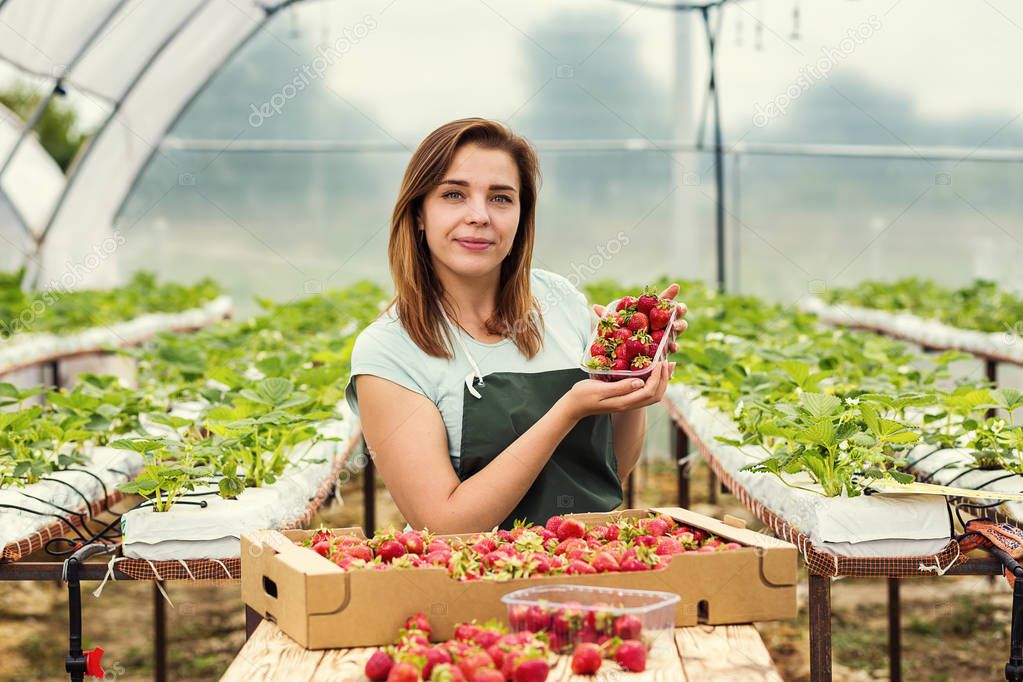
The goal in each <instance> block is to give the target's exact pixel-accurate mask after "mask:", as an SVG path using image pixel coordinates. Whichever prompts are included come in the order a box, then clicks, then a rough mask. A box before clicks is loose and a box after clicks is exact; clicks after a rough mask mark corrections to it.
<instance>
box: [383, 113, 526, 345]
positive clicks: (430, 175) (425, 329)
mask: <svg viewBox="0 0 1023 682" xmlns="http://www.w3.org/2000/svg"><path fill="white" fill-rule="evenodd" d="M466 144H477V145H479V146H481V147H483V148H485V149H497V150H501V151H504V152H507V153H508V154H509V155H510V156H511V157H512V159H513V160H514V161H515V164H516V165H517V166H518V169H519V185H520V187H519V202H520V203H519V206H520V213H519V225H518V229H517V231H516V233H515V241H514V242H513V243H512V248H511V251H510V252H509V253H508V255H507V256H506V257H505V259H504V260H503V261H502V262H501V283H500V289H499V291H498V295H497V308H496V309H495V311H494V314H493V315H492V316H491V317H490V319H488V320H487V321H486V327H487V331H488V332H489V333H491V334H500V335H501V336H504V337H506V338H511V339H512V340H513V341H514V343H515V346H516V347H517V348H518V349H519V351H520V352H521V353H522V354H523V355H525V356H526V357H527V358H532V357H533V356H535V355H536V354H537V353H538V352H539V351H540V348H541V346H542V345H543V332H542V326H543V317H542V315H541V314H540V307H539V305H538V304H537V302H536V299H535V298H533V295H532V293H531V292H530V287H529V274H530V273H529V271H530V264H531V263H532V260H533V236H534V233H535V221H536V195H537V188H538V186H539V180H540V168H539V163H538V162H537V158H536V152H535V151H534V150H533V148H532V146H531V145H530V144H529V142H528V141H526V140H525V138H523V137H521V136H519V135H516V134H515V133H513V132H511V131H510V130H509V129H508V128H506V127H505V126H504V125H502V124H500V123H497V122H496V121H489V120H487V119H483V118H463V119H459V120H457V121H452V122H451V123H447V124H445V125H442V126H441V127H439V128H437V129H436V130H434V131H433V132H432V133H430V134H429V135H427V136H426V139H425V140H423V141H422V143H420V145H419V148H418V149H416V151H415V153H413V154H412V158H411V159H410V160H409V164H408V167H407V168H406V169H405V177H404V179H402V182H401V190H400V191H399V193H398V201H397V203H395V205H394V213H393V214H392V216H391V236H390V240H389V241H388V244H387V257H388V260H389V261H390V266H391V278H392V279H393V280H394V290H395V296H394V299H393V300H392V301H391V303H390V305H389V306H388V308H390V307H391V306H394V307H395V308H396V310H397V313H398V319H399V320H400V321H401V323H402V325H403V326H404V327H405V330H406V331H407V332H408V334H409V336H410V337H411V338H412V340H413V341H415V343H416V345H417V346H419V347H420V348H422V349H423V352H425V353H426V354H427V355H430V356H433V357H444V358H451V357H453V356H454V348H453V346H452V338H451V335H450V333H449V330H448V329H447V327H446V325H445V324H444V320H443V317H442V315H441V308H440V306H441V305H443V306H444V311H445V312H446V313H447V314H448V316H451V315H452V306H451V301H450V300H449V299H448V298H447V296H446V294H445V292H444V291H443V289H442V287H441V283H440V281H439V280H438V279H437V275H436V273H435V272H434V269H433V261H432V260H431V258H430V252H429V249H428V248H427V246H426V242H425V240H420V239H419V236H418V231H417V227H416V224H417V220H416V216H417V215H419V214H420V213H421V210H422V205H423V197H425V196H426V195H427V194H428V193H429V192H430V191H431V190H432V189H434V188H435V187H436V186H437V185H438V183H439V182H440V181H441V179H442V178H443V177H444V176H443V173H444V172H445V171H447V170H448V168H449V166H450V165H451V160H452V159H453V158H454V156H455V152H457V151H458V150H459V148H461V147H462V146H463V145H466ZM533 313H535V316H534V315H533ZM445 340H446V343H445Z"/></svg>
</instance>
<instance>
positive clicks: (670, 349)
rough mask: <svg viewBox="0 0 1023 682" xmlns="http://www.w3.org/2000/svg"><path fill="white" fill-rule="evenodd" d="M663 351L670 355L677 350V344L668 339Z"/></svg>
mask: <svg viewBox="0 0 1023 682" xmlns="http://www.w3.org/2000/svg"><path fill="white" fill-rule="evenodd" d="M665 352H666V353H667V354H668V355H671V354H672V353H677V352H678V344H677V343H675V342H674V341H669V342H668V347H667V350H666V351H665Z"/></svg>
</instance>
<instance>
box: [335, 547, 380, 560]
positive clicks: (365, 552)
mask: <svg viewBox="0 0 1023 682" xmlns="http://www.w3.org/2000/svg"><path fill="white" fill-rule="evenodd" d="M341 551H342V552H343V553H344V555H345V556H350V557H352V558H353V559H362V560H363V561H373V550H372V549H370V548H369V545H361V544H360V545H348V546H347V547H344V548H342V550H341Z"/></svg>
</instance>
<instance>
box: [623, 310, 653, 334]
mask: <svg viewBox="0 0 1023 682" xmlns="http://www.w3.org/2000/svg"><path fill="white" fill-rule="evenodd" d="M625 326H626V328H628V329H629V331H631V332H632V333H633V334H635V333H636V332H645V331H646V330H647V328H648V327H649V326H650V322H649V320H647V316H646V315H644V314H643V313H640V312H636V313H633V314H632V315H631V316H629V320H628V321H627V322H626V323H625Z"/></svg>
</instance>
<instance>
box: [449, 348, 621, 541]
mask: <svg viewBox="0 0 1023 682" xmlns="http://www.w3.org/2000/svg"><path fill="white" fill-rule="evenodd" d="M454 333H455V336H456V337H457V338H458V341H459V343H460V344H461V346H462V349H463V350H464V351H465V353H466V354H467V355H469V358H470V362H472V364H473V367H474V368H476V370H477V372H476V376H473V377H472V378H471V379H469V378H467V380H466V388H465V389H463V397H462V444H461V459H460V461H459V468H458V477H459V479H460V480H463V481H464V480H465V479H467V478H469V477H470V476H472V475H473V474H475V473H476V472H478V471H480V470H481V469H483V468H484V467H485V466H487V465H488V464H490V462H491V461H493V459H494V458H495V457H497V456H498V455H500V454H501V453H502V452H503V451H504V449H505V448H506V447H508V446H509V445H511V444H512V443H513V442H514V441H515V440H517V439H518V438H519V437H520V436H521V435H522V434H523V433H525V432H526V431H527V430H528V429H529V428H530V427H532V426H533V424H535V423H536V422H537V421H539V419H540V418H541V417H542V416H543V415H545V414H546V413H547V412H548V411H549V410H550V409H551V407H553V405H554V403H555V402H557V401H558V399H559V398H561V396H563V395H564V394H565V393H566V392H567V391H568V390H569V389H570V388H572V385H573V384H575V383H576V382H578V381H581V380H583V379H586V378H588V375H587V374H586V372H584V371H583V370H582V369H579V368H576V367H569V368H567V369H556V370H550V371H546V372H537V373H533V374H529V373H522V372H494V373H493V374H488V375H486V376H485V377H481V376H479V370H478V367H477V366H476V363H475V360H473V359H472V356H471V354H469V350H468V348H466V346H465V343H464V342H463V341H462V339H461V337H460V336H459V335H458V332H457V331H455V332H454ZM551 335H552V336H554V338H555V340H556V341H557V342H558V345H560V346H561V347H562V348H563V349H564V350H565V352H566V354H567V355H568V356H569V357H570V358H571V357H572V354H573V351H572V349H571V347H570V346H568V345H567V344H565V343H564V340H563V339H562V338H561V337H560V336H558V335H557V334H555V333H552V334H551ZM580 355H581V352H580ZM470 380H471V382H472V383H471V384H470V383H469V381H470ZM470 387H471V388H470ZM477 396H479V397H477ZM621 503H622V484H621V481H620V480H619V479H618V464H617V460H616V458H615V453H614V443H613V440H612V434H611V416H610V415H607V414H602V415H596V416H592V417H586V418H584V419H581V420H580V421H579V422H578V423H577V424H576V425H575V426H574V427H573V428H572V430H571V431H569V432H568V434H567V435H566V436H565V437H564V439H562V441H561V442H560V443H559V444H558V446H557V448H555V450H554V453H553V454H552V455H551V458H550V459H549V460H548V461H547V464H545V465H544V467H543V469H542V470H541V471H540V473H539V475H537V477H536V480H535V481H533V484H532V485H531V486H530V487H529V490H528V491H527V492H526V496H525V497H523V498H522V500H521V501H520V502H519V504H518V505H517V506H516V507H515V509H514V510H513V511H512V513H511V515H510V516H508V518H507V519H505V520H504V522H503V523H502V524H501V527H502V528H511V527H512V524H513V523H514V522H515V521H516V520H519V519H523V520H526V521H530V522H532V523H537V524H543V523H546V521H547V519H548V518H550V517H551V516H554V515H556V514H574V513H580V512H607V511H611V510H612V509H615V508H616V507H618V505H620V504H621Z"/></svg>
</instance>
